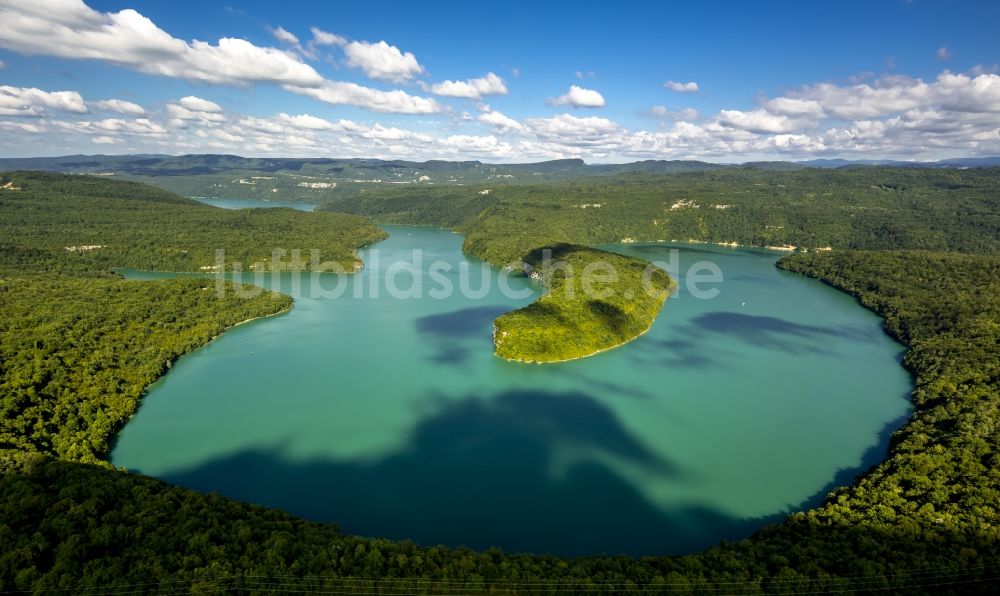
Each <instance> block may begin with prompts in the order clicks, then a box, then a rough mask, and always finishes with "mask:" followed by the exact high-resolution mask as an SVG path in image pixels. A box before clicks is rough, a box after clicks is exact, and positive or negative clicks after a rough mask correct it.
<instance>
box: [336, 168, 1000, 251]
mask: <svg viewBox="0 0 1000 596" xmlns="http://www.w3.org/2000/svg"><path fill="white" fill-rule="evenodd" d="M484 190H490V192H489V193H488V194H485V195H483V194H480V192H481V191H484ZM333 196H334V197H336V195H333ZM321 209H328V210H332V211H342V212H346V213H356V214H360V215H367V216H370V217H372V218H373V219H375V220H376V221H379V222H384V223H407V224H419V225H438V226H444V227H449V228H454V229H455V230H457V231H459V232H461V233H462V234H465V245H464V249H465V251H466V252H468V253H469V254H472V255H475V256H477V257H479V258H481V259H484V260H486V261H489V262H491V263H493V264H495V265H500V266H502V265H506V264H508V263H510V262H512V261H513V262H517V261H519V260H520V259H521V257H522V256H524V255H525V254H527V253H528V252H529V251H531V250H533V249H535V248H538V247H540V246H550V245H553V244H556V243H561V242H563V243H575V244H585V245H595V244H604V243H612V242H622V241H636V242H659V241H664V242H670V241H680V242H684V241H696V242H720V243H723V242H724V243H732V242H735V243H737V244H740V245H746V246H781V245H793V246H797V247H801V248H803V249H818V248H827V247H830V248H833V249H841V250H843V249H853V250H882V249H897V248H908V249H918V250H935V251H958V252H975V253H984V254H996V253H997V252H1000V168H982V169H969V170H931V169H905V168H882V167H872V168H852V169H838V170H820V169H807V170H798V171H791V172H783V171H772V170H765V169H759V168H728V169H724V170H712V171H702V172H687V173H678V174H669V175H667V174H650V173H630V174H620V175H615V176H607V177H600V178H584V179H579V180H575V181H570V182H559V183H552V184H539V185H519V186H518V185H508V186H486V185H479V186H467V187H443V188H437V187H435V188H419V189H418V188H412V189H409V188H408V189H379V190H367V191H366V192H364V193H362V194H360V195H358V196H356V197H347V198H341V199H337V198H332V199H331V200H330V201H329V202H326V203H325V204H324V205H322V206H321Z"/></svg>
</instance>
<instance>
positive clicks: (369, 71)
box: [343, 41, 427, 83]
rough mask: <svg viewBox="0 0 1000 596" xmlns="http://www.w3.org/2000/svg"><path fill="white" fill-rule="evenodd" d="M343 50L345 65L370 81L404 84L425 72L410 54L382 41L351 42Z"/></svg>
mask: <svg viewBox="0 0 1000 596" xmlns="http://www.w3.org/2000/svg"><path fill="white" fill-rule="evenodd" d="M343 48H344V56H345V57H346V59H347V61H346V63H347V65H348V66H350V67H352V68H360V69H361V70H363V71H364V72H365V75H366V76H368V77H369V78H372V79H379V80H382V81H391V82H393V83H405V82H407V81H410V80H412V79H413V78H414V77H417V76H420V75H422V74H425V73H426V72H427V71H426V70H424V67H423V66H421V65H420V63H419V62H417V57H416V56H414V55H413V54H412V53H411V52H402V51H400V49H399V48H397V47H396V46H391V45H389V44H387V43H386V42H384V41H380V42H377V43H370V42H367V41H352V42H350V43H348V44H346V45H344V46H343Z"/></svg>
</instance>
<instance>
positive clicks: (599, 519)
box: [163, 391, 764, 556]
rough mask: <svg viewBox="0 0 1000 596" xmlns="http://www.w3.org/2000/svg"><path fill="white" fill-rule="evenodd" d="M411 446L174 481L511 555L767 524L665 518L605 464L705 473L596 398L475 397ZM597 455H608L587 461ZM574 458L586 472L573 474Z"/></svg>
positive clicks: (657, 545) (694, 513)
mask: <svg viewBox="0 0 1000 596" xmlns="http://www.w3.org/2000/svg"><path fill="white" fill-rule="evenodd" d="M410 437H411V439H410V441H409V443H408V444H407V445H406V447H404V448H402V449H401V450H399V451H397V452H395V453H392V454H390V455H388V456H386V457H384V458H382V459H378V460H375V461H367V460H366V461H341V460H329V459H313V460H307V461H296V460H292V459H289V458H287V457H286V456H284V455H283V454H282V450H281V449H280V448H275V449H262V448H258V449H249V450H246V451H242V452H238V453H234V454H232V455H229V456H224V457H220V458H218V459H215V460H212V461H208V462H206V463H204V464H201V465H199V466H197V467H195V468H192V469H188V470H183V471H177V472H174V473H168V474H165V475H164V476H163V477H164V479H166V480H168V481H170V482H174V483H177V484H180V485H183V486H188V487H192V488H195V489H199V490H203V491H216V492H219V493H221V494H224V495H226V496H230V497H234V498H237V499H241V500H244V501H250V502H255V503H259V504H263V505H268V506H272V507H278V508H282V509H285V510H287V511H289V512H291V513H293V514H296V515H300V516H302V517H305V518H307V519H312V520H317V521H329V522H334V521H335V522H339V523H340V524H341V526H342V528H343V529H344V530H345V531H347V532H350V533H355V534H361V535H368V536H382V537H388V538H393V539H411V540H414V541H416V542H418V543H421V544H439V543H440V544H446V545H451V546H458V545H466V546H469V547H472V548H477V549H483V548H488V547H490V546H498V547H500V548H502V549H504V550H506V551H509V552H541V553H554V554H561V555H569V556H573V555H582V554H597V553H602V552H606V553H612V554H618V553H623V554H631V555H649V554H666V553H682V552H691V551H694V550H697V549H700V548H703V547H706V546H709V545H712V544H715V543H717V542H718V541H719V540H721V539H736V538H740V537H744V536H747V535H749V534H750V533H751V532H752V531H753V530H754V529H755V528H757V527H758V526H760V525H761V524H762V523H763V522H764V520H740V519H734V518H731V517H728V516H726V515H723V514H721V513H718V512H715V511H711V510H709V509H705V508H698V507H678V508H676V509H672V510H669V511H664V510H662V509H661V508H660V507H658V506H656V505H654V504H653V503H651V502H649V501H648V500H647V499H646V498H645V497H644V496H643V495H642V494H641V493H640V492H639V491H637V490H636V489H635V488H634V487H633V486H631V485H630V483H629V482H628V481H626V480H625V479H624V478H623V477H622V476H620V475H619V474H617V473H616V472H615V471H614V470H613V469H612V468H610V467H608V466H607V465H606V464H604V463H601V462H600V461H597V460H598V459H601V460H602V461H607V459H608V458H612V459H616V460H618V461H624V462H627V463H629V465H632V466H639V467H641V469H644V470H646V471H647V473H649V474H655V475H660V476H661V477H665V478H669V479H670V480H671V481H674V482H686V481H691V477H690V476H689V474H688V473H687V472H685V471H684V470H680V469H678V468H677V466H676V464H674V463H673V462H671V461H668V460H665V459H664V458H663V457H661V456H660V455H658V454H656V453H653V452H651V451H649V450H648V449H647V448H646V447H645V446H644V445H643V444H642V443H641V442H639V441H638V440H637V439H635V438H634V437H633V436H632V435H631V434H630V433H629V432H628V430H627V429H626V428H625V427H624V426H623V424H622V423H621V422H620V421H619V420H618V419H617V417H616V416H615V415H614V414H613V413H612V412H611V411H610V410H608V409H607V408H606V407H605V406H603V405H601V404H600V403H599V402H598V401H597V400H595V399H594V398H593V397H591V396H589V395H586V394H583V393H552V392H545V391H538V392H536V391H531V392H527V391H515V392H507V393H502V394H499V395H497V396H494V397H492V398H489V399H481V398H480V397H478V396H469V397H468V398H466V399H463V400H461V401H458V402H453V403H451V404H450V405H448V406H447V407H445V408H444V409H442V410H441V411H439V412H437V413H436V414H434V415H432V416H430V417H428V418H427V419H425V420H424V421H422V422H421V423H420V424H419V425H418V427H417V428H416V429H415V430H414V431H413V432H412V433H411V434H410ZM331 440H336V437H331ZM594 452H597V453H601V454H603V456H602V457H601V458H587V457H586V456H587V454H591V453H594ZM566 453H570V454H572V455H573V456H574V457H575V459H573V461H574V462H575V463H571V464H570V465H568V466H562V467H561V468H560V466H558V465H557V464H558V463H559V461H561V460H560V455H561V454H562V455H565V454H566ZM581 456H582V457H583V458H584V459H581V458H580V457H581ZM557 468H559V469H560V471H559V472H558V473H554V472H553V470H555V469H557Z"/></svg>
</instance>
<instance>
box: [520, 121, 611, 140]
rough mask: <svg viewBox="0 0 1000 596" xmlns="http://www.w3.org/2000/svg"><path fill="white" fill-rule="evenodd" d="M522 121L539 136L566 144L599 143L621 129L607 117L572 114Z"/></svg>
mask: <svg viewBox="0 0 1000 596" xmlns="http://www.w3.org/2000/svg"><path fill="white" fill-rule="evenodd" d="M524 122H525V124H526V125H527V127H528V128H529V129H530V130H531V132H533V133H534V134H536V135H537V136H538V137H539V138H542V139H545V140H549V141H558V142H561V143H565V144H568V145H587V144H594V143H600V142H603V141H604V140H605V137H606V136H607V135H609V134H612V133H618V132H619V131H620V130H621V129H620V127H619V126H618V125H617V124H615V123H614V122H612V121H611V120H608V119H607V118H598V117H596V116H590V117H587V118H578V117H576V116H573V115H572V114H560V115H558V116H553V117H552V118H530V119H528V120H525V121H524Z"/></svg>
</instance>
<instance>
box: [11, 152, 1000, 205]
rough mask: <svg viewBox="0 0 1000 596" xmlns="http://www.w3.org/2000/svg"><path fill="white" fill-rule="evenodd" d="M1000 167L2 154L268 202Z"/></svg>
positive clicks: (19, 162)
mask: <svg viewBox="0 0 1000 596" xmlns="http://www.w3.org/2000/svg"><path fill="white" fill-rule="evenodd" d="M997 165H1000V158H997V157H983V158H965V159H949V160H942V161H938V162H905V161H884V160H883V161H877V160H843V159H817V160H809V161H801V162H793V161H767V162H763V161H760V162H747V163H744V164H740V165H735V164H717V163H710V162H705V161H697V160H654V159H651V160H644V161H636V162H630V163H614V164H605V163H586V162H584V161H583V160H582V159H558V160H551V161H542V162H536V163H486V162H481V161H475V160H470V161H444V160H430V161H406V160H380V159H337V158H248V157H240V156H237V155H214V154H200V155H178V156H173V155H69V156H63V157H31V158H0V171H4V170H45V171H50V172H60V173H73V174H91V175H99V176H103V177H106V178H114V179H118V178H122V179H127V180H135V181H140V182H146V183H148V184H151V185H153V186H157V187H159V188H163V189H165V190H169V191H171V192H175V193H178V194H182V195H184V196H204V197H218V198H234V199H246V198H256V199H263V200H269V201H279V202H280V201H306V202H313V203H324V202H327V201H330V200H336V199H343V198H346V197H353V196H357V195H360V194H362V191H365V192H371V191H377V192H381V191H384V190H386V189H392V188H399V187H404V188H408V189H412V188H432V189H433V188H435V187H440V186H448V187H464V186H472V185H483V184H488V185H493V186H499V185H503V186H506V185H524V184H543V183H544V184H547V183H551V182H568V181H574V180H580V179H583V178H587V177H595V176H600V177H606V176H620V175H622V174H629V173H647V174H680V173H688V172H711V171H716V170H721V169H727V168H733V167H743V168H752V169H756V170H762V171H798V170H803V169H806V168H841V167H848V168H852V167H874V166H892V167H898V168H920V169H930V168H938V169H963V168H980V167H990V166H997Z"/></svg>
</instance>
